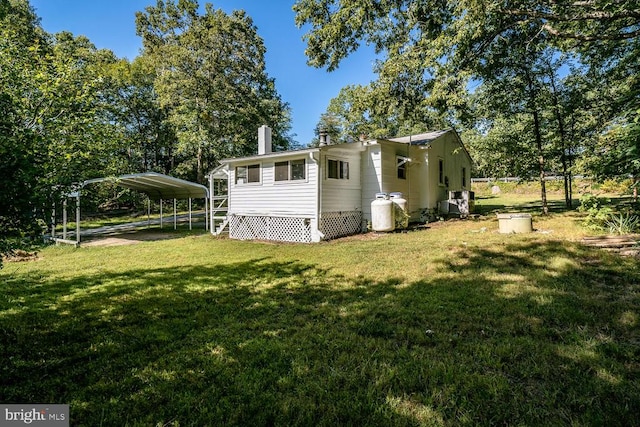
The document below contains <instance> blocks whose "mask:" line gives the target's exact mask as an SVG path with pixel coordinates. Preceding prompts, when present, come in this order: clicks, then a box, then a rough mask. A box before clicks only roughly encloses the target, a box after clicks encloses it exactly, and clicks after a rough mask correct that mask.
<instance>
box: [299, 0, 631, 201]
mask: <svg viewBox="0 0 640 427" xmlns="http://www.w3.org/2000/svg"><path fill="white" fill-rule="evenodd" d="M294 10H295V12H296V22H297V24H298V25H299V26H301V27H302V26H306V27H307V28H309V31H308V32H307V33H306V35H305V40H306V42H307V49H306V54H307V57H308V62H309V64H310V65H312V66H316V67H326V68H327V69H328V70H330V71H331V70H334V69H336V68H337V67H338V66H339V64H340V62H341V61H342V60H343V59H344V58H345V57H347V56H348V55H349V54H351V53H352V52H354V51H355V50H357V49H358V48H359V47H360V46H361V45H362V44H367V45H372V46H374V47H375V50H376V52H377V53H378V55H379V57H380V59H379V61H378V62H377V64H376V66H375V71H376V72H377V75H378V79H377V80H376V81H374V82H373V83H372V84H371V85H369V86H368V87H365V88H358V89H357V93H365V92H366V93H368V95H369V96H368V97H367V98H364V99H365V101H364V103H362V104H358V103H351V104H350V106H355V113H339V115H340V114H341V115H342V117H345V120H346V122H345V123H343V125H342V128H343V129H350V128H351V127H357V128H367V127H371V126H372V125H373V123H374V120H372V117H374V116H375V115H372V114H370V112H371V111H373V110H374V109H375V108H380V107H381V106H384V107H386V108H387V110H388V111H394V112H395V114H396V117H397V118H396V120H395V123H396V125H397V124H398V123H403V122H406V123H409V124H411V125H413V126H415V125H417V124H424V123H441V124H442V123H446V124H448V125H452V126H455V127H458V128H462V129H463V130H464V132H463V134H464V135H472V137H471V139H470V140H469V141H467V142H468V143H472V144H474V145H475V146H474V147H470V148H471V150H472V151H475V152H476V153H477V154H480V156H478V157H482V159H481V161H480V163H479V166H480V167H481V168H484V172H486V173H488V172H489V171H491V172H497V171H498V170H501V171H502V173H509V174H513V173H515V174H523V175H524V176H528V175H532V172H533V170H525V169H528V168H531V167H534V166H533V165H535V168H536V169H537V174H538V175H539V176H540V179H541V184H542V186H543V193H542V199H543V206H544V205H545V204H544V199H545V192H544V180H543V177H544V174H545V171H548V170H550V168H554V169H556V170H560V171H562V173H563V174H564V175H565V179H566V180H567V181H570V176H571V173H572V171H573V170H574V169H575V165H574V164H573V163H572V160H573V157H574V156H575V155H576V153H585V152H587V151H589V149H591V151H594V149H597V152H598V156H597V157H594V158H592V160H593V162H592V163H590V167H592V168H595V169H600V170H603V171H604V170H606V171H608V173H614V171H616V172H615V173H631V174H633V175H635V176H636V177H637V176H638V171H637V169H634V167H633V165H635V164H637V163H638V157H637V153H638V150H637V148H634V147H637V119H636V118H637V115H638V113H637V112H638V109H639V106H640V101H639V98H640V87H639V84H638V76H639V75H640V63H639V61H638V58H639V57H640V8H638V5H637V2H634V1H628V0H617V1H613V2H611V1H605V0H589V1H569V2H557V1H553V0H532V1H511V0H508V1H504V2H482V1H480V2H479V1H476V0H461V1H447V0H444V1H442V0H422V1H409V0H400V1H379V2H370V1H365V0H299V1H297V2H296V4H295V5H294ZM354 92H355V91H354V90H353V89H352V88H345V89H344V93H341V94H340V95H339V96H338V97H337V98H335V104H334V103H332V105H330V106H329V109H328V111H331V110H332V109H335V105H338V106H340V105H346V104H345V103H344V102H343V100H344V99H345V97H346V96H349V97H351V99H363V98H357V97H354V96H353V95H354ZM374 100H375V101H374ZM374 103H375V106H374ZM363 111H364V112H367V113H368V114H364V115H363V114H361V113H360V112H363ZM388 116H391V115H388ZM363 117H364V120H363V119H362V118H363ZM429 117H432V119H431V120H427V118H429ZM433 118H436V120H435V121H434V120H433ZM616 129H617V130H616ZM634 138H635V139H634ZM607 140H608V141H615V142H614V143H613V145H612V144H611V142H610V143H608V144H607V143H606V142H605V141H607ZM504 144H508V145H509V147H505V146H504ZM613 146H615V147H616V148H615V149H614V148H613ZM530 147H532V148H533V150H531V149H529V148H530ZM496 150H497V151H496ZM514 151H516V152H521V153H522V154H523V155H527V156H530V158H529V160H527V161H517V162H512V161H511V160H513V159H510V158H509V157H508V155H509V153H513V152H514ZM501 152H502V153H504V154H503V155H500V154H499V153H501ZM526 153H530V154H526ZM492 157H493V158H494V160H493V161H492V163H490V162H489V161H488V159H491V158H492ZM519 160H520V159H519ZM510 163H511V164H512V166H513V167H509V164H510ZM596 163H597V164H598V165H596ZM579 164H580V163H579ZM581 164H583V165H584V164H586V163H581ZM614 164H615V165H618V166H619V167H618V168H617V169H616V168H613V167H607V165H614ZM505 166H506V167H505ZM523 168H524V169H523ZM566 188H567V191H568V192H570V190H569V189H570V185H568V183H567V186H566ZM567 202H568V203H570V196H568V199H567ZM545 210H546V208H545Z"/></svg>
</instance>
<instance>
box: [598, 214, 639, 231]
mask: <svg viewBox="0 0 640 427" xmlns="http://www.w3.org/2000/svg"><path fill="white" fill-rule="evenodd" d="M605 225H606V227H607V228H608V229H609V233H610V234H629V233H635V232H637V231H640V216H639V215H636V214H634V213H632V212H630V211H627V212H625V213H618V214H612V215H610V217H609V218H608V219H607V220H606V222H605Z"/></svg>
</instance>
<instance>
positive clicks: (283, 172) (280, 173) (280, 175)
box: [275, 162, 289, 181]
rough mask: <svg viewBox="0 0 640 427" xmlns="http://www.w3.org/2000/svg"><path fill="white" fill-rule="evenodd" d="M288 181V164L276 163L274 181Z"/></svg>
mask: <svg viewBox="0 0 640 427" xmlns="http://www.w3.org/2000/svg"><path fill="white" fill-rule="evenodd" d="M288 179H289V162H276V171H275V180H276V181H287V180H288Z"/></svg>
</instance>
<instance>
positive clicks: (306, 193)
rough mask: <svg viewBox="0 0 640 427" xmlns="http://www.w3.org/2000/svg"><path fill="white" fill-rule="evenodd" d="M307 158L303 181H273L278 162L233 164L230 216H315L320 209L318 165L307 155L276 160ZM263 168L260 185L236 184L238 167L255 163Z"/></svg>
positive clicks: (254, 162) (231, 169)
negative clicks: (317, 209) (318, 207)
mask: <svg viewBox="0 0 640 427" xmlns="http://www.w3.org/2000/svg"><path fill="white" fill-rule="evenodd" d="M300 158H304V159H305V167H306V179H305V180H300V181H278V182H276V181H275V180H274V165H275V163H276V160H274V159H265V160H264V161H253V162H251V161H249V162H243V163H231V164H230V176H229V214H230V215H244V214H247V215H274V216H296V217H309V218H314V217H315V216H316V207H317V203H316V201H317V187H316V185H317V176H318V167H317V164H316V163H315V162H313V161H311V159H310V157H309V156H308V155H307V156H291V157H288V158H286V159H284V158H283V159H281V158H278V159H277V161H284V160H296V159H300ZM256 163H260V165H261V170H260V173H261V182H260V183H248V184H236V183H235V167H236V166H242V165H248V164H256Z"/></svg>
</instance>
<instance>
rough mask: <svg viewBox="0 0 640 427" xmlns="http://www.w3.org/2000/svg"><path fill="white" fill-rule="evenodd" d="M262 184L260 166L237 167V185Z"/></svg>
mask: <svg viewBox="0 0 640 427" xmlns="http://www.w3.org/2000/svg"><path fill="white" fill-rule="evenodd" d="M250 182H260V165H247V166H236V184H246V183H250Z"/></svg>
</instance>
